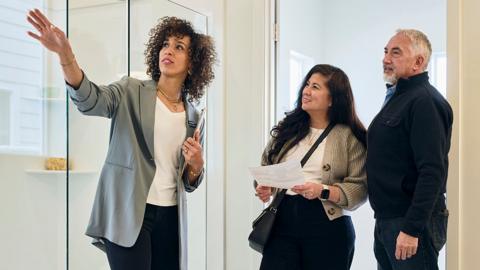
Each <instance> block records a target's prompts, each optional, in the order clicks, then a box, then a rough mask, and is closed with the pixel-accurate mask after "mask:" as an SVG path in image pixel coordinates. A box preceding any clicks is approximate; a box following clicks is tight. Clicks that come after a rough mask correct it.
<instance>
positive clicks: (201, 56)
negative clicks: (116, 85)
mask: <svg viewBox="0 0 480 270" xmlns="http://www.w3.org/2000/svg"><path fill="white" fill-rule="evenodd" d="M184 36H188V37H190V49H189V52H188V55H189V58H190V63H191V64H192V68H191V69H190V70H189V72H188V75H187V78H185V82H184V89H183V91H184V93H185V94H188V99H189V101H193V100H195V101H198V100H199V99H200V98H202V96H203V95H204V94H205V88H206V87H207V86H208V85H209V84H210V82H211V81H212V80H213V79H214V77H215V74H214V72H213V65H214V63H215V62H216V57H217V54H216V52H215V46H214V44H213V40H212V38H211V37H210V36H207V35H203V34H200V33H197V32H195V30H194V29H193V26H192V24H191V23H190V22H188V21H186V20H183V19H179V18H176V17H163V18H161V19H160V21H159V23H158V25H156V26H155V27H154V28H152V29H151V30H150V39H149V40H148V42H147V44H146V45H147V47H146V49H145V63H146V64H147V74H148V75H150V77H151V78H152V80H154V81H158V79H159V78H160V76H161V72H160V67H159V53H160V50H161V49H162V45H163V42H164V41H165V40H167V39H168V38H169V37H179V38H182V37H184Z"/></svg>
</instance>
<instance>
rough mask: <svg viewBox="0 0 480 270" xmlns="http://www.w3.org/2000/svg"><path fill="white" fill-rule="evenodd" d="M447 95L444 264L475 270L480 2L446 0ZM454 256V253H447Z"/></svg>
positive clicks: (478, 236) (479, 145)
mask: <svg viewBox="0 0 480 270" xmlns="http://www.w3.org/2000/svg"><path fill="white" fill-rule="evenodd" d="M448 4H449V6H448V8H449V9H448V21H449V23H448V54H449V56H448V57H449V58H448V59H449V62H448V68H449V77H448V91H447V93H448V96H449V100H450V101H451V103H452V105H453V110H454V115H455V117H454V141H453V144H452V147H453V149H452V150H453V151H452V153H451V155H450V157H451V161H452V162H451V165H450V172H449V173H450V174H449V179H451V180H453V181H450V182H449V183H448V191H449V198H450V199H449V200H448V206H449V208H450V210H451V212H450V213H451V215H450V223H449V231H448V233H449V234H448V237H449V241H448V243H447V244H448V246H447V250H448V252H449V256H448V257H447V263H448V269H449V270H451V269H459V270H470V269H478V250H479V248H478V243H479V242H480V233H479V232H478V228H479V227H480V217H479V215H478V214H477V213H478V205H479V203H480V199H479V198H480V197H479V196H478V190H480V182H479V181H478V179H480V173H479V170H478V164H479V162H480V158H479V155H478V152H479V150H480V140H479V137H480V129H479V127H478V115H479V114H480V108H479V106H478V101H479V100H480V92H479V91H478V90H477V88H478V85H479V83H480V77H479V76H478V74H479V72H480V69H479V64H478V63H480V54H479V53H478V48H479V47H480V31H479V29H478V25H479V24H480V17H479V16H478V10H480V2H479V1H477V0H462V1H460V0H449V1H448ZM450 255H452V256H450Z"/></svg>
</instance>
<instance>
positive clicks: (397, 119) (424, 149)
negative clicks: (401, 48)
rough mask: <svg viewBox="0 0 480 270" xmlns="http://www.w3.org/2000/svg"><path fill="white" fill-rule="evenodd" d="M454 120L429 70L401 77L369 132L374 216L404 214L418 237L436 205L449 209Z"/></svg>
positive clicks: (409, 230) (405, 227)
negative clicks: (449, 166)
mask: <svg viewBox="0 0 480 270" xmlns="http://www.w3.org/2000/svg"><path fill="white" fill-rule="evenodd" d="M452 122H453V113H452V109H451V107H450V105H449V104H448V102H447V101H446V100H445V98H443V96H442V95H441V94H440V93H439V92H438V91H437V90H436V89H435V88H434V87H433V86H432V85H431V84H430V83H429V82H428V73H427V72H424V73H421V74H418V75H415V76H412V77H410V78H408V79H400V80H399V81H398V82H397V85H396V91H395V94H394V95H393V96H392V98H391V99H390V101H389V102H388V103H387V104H386V105H385V107H383V108H382V110H381V111H380V112H379V113H378V114H377V116H376V117H375V119H374V120H373V121H372V123H371V124H370V127H369V128H368V134H367V147H368V151H367V165H366V166H367V177H368V194H369V200H370V204H371V205H372V208H373V210H374V211H375V218H377V219H382V218H396V217H405V223H404V224H403V227H402V231H403V232H404V233H407V234H409V235H412V236H415V237H417V236H418V235H419V234H420V233H421V232H422V231H423V229H424V227H425V225H426V223H427V221H428V220H429V219H430V216H431V214H432V209H433V208H434V206H435V208H436V209H438V208H445V200H444V199H443V198H444V196H443V194H444V193H445V192H446V180H447V171H448V151H449V149H450V138H451V133H452ZM439 198H442V199H439Z"/></svg>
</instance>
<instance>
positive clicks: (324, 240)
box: [256, 65, 367, 270]
mask: <svg viewBox="0 0 480 270" xmlns="http://www.w3.org/2000/svg"><path fill="white" fill-rule="evenodd" d="M328 126H333V128H332V129H331V130H330V132H329V133H328V135H327V136H326V137H325V139H324V140H323V141H322V142H321V143H320V144H319V145H318V147H317V148H316V149H315V151H314V152H313V154H312V155H311V156H310V158H309V159H308V160H307V162H306V163H305V165H304V166H303V168H302V171H303V175H304V178H305V184H303V185H298V186H295V187H293V188H291V189H288V190H287V191H286V193H285V196H284V197H283V199H282V201H281V203H280V205H279V207H278V212H277V218H276V220H275V223H274V225H273V229H272V233H271V235H270V238H269V240H268V242H267V244H266V246H265V248H264V250H263V259H262V263H261V266H260V269H262V270H269V269H272V270H273V269H275V270H282V269H285V270H286V269H288V270H295V269H298V270H300V269H305V270H307V269H312V270H313V269H325V270H342V269H349V268H350V265H351V262H352V259H353V253H354V242H355V231H354V228H353V225H352V221H351V219H350V217H349V216H348V215H347V213H346V212H345V211H344V210H354V209H356V208H357V207H359V206H360V205H361V204H363V203H364V202H365V200H366V198H367V186H366V185H367V183H366V174H365V158H366V151H365V150H366V147H365V141H366V140H365V136H366V131H365V128H364V127H363V125H362V123H361V122H360V120H359V119H358V117H357V115H356V113H355V104H354V100H353V94H352V89H351V87H350V82H349V80H348V77H347V75H346V74H345V73H344V72H343V71H342V70H340V69H339V68H336V67H333V66H330V65H316V66H314V67H313V68H312V69H311V70H310V71H309V72H308V74H307V75H306V76H305V79H304V80H303V83H302V86H301V88H300V91H299V92H298V98H297V104H296V108H295V109H294V110H293V111H291V112H289V113H287V114H286V116H285V118H284V119H283V120H282V121H280V122H279V123H278V125H276V126H275V127H274V128H273V129H272V131H271V136H272V138H271V140H270V142H269V143H268V145H267V147H266V149H265V151H264V153H263V156H262V165H270V164H275V163H280V162H283V161H286V160H291V159H297V160H300V159H302V157H303V156H304V155H305V153H306V152H307V151H308V150H310V148H311V146H312V145H313V144H314V142H315V141H316V140H317V139H318V138H319V137H320V134H321V133H322V132H323V131H324V130H325V129H326V128H327V127H328ZM279 192H280V190H277V189H275V188H271V187H266V186H260V185H258V186H256V193H257V196H258V197H259V198H260V200H262V201H263V202H267V201H268V200H269V199H270V196H271V195H272V194H273V195H274V196H275V195H276V194H278V193H279Z"/></svg>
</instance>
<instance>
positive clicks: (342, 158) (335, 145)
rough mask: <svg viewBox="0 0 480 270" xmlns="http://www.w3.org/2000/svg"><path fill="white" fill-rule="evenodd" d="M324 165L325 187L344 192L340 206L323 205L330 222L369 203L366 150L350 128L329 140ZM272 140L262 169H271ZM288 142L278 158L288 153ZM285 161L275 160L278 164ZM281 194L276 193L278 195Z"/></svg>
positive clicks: (339, 128) (341, 128) (341, 129)
mask: <svg viewBox="0 0 480 270" xmlns="http://www.w3.org/2000/svg"><path fill="white" fill-rule="evenodd" d="M325 140H326V141H325V151H324V154H323V161H322V164H318V166H320V167H321V168H322V179H321V180H322V183H323V184H326V185H333V186H337V187H339V188H340V190H341V192H340V202H339V203H338V204H335V203H333V202H330V201H322V204H323V208H324V209H325V213H326V214H327V216H328V218H329V219H330V220H334V219H336V218H338V217H341V216H343V215H344V214H346V212H345V210H348V211H352V210H355V209H357V208H358V207H359V206H360V205H362V204H363V203H365V201H366V200H367V175H366V170H365V160H366V149H365V147H364V146H363V145H362V144H361V143H360V142H359V141H358V140H357V138H356V137H355V136H354V135H353V133H352V131H351V129H350V128H349V127H348V126H345V125H340V124H337V125H335V127H334V128H333V129H332V130H331V131H330V133H329V134H328V136H327V137H326V138H325ZM272 143H273V141H272V140H271V141H270V142H269V144H268V145H267V147H266V148H265V151H264V152H263V155H262V165H268V162H267V153H268V151H269V150H270V148H271V147H272ZM290 143H291V141H290V142H287V143H286V144H285V146H284V147H283V148H282V149H281V150H280V153H279V154H278V155H277V156H281V155H282V153H283V152H284V151H286V150H287V149H288V147H287V145H289V144H290ZM281 161H283V160H274V163H278V162H281ZM276 192H277V190H274V193H275V194H276Z"/></svg>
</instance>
